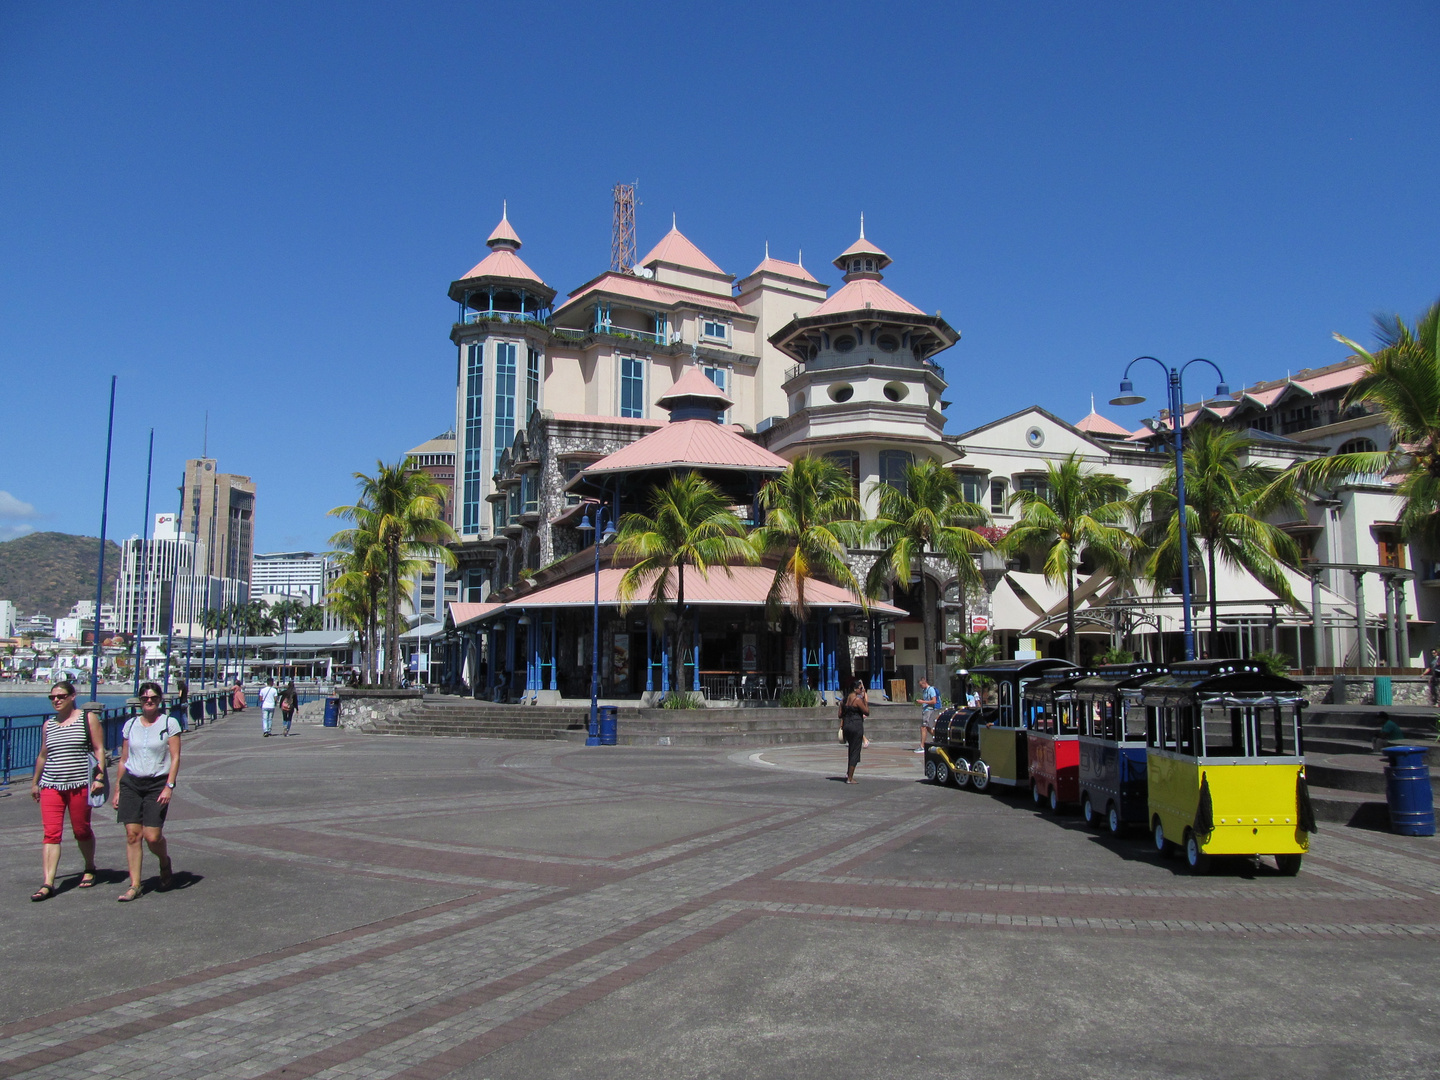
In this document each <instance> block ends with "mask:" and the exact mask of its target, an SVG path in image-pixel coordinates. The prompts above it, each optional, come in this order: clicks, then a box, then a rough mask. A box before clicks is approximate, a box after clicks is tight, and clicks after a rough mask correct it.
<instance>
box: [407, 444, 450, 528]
mask: <svg viewBox="0 0 1440 1080" xmlns="http://www.w3.org/2000/svg"><path fill="white" fill-rule="evenodd" d="M405 456H406V457H408V458H409V459H410V460H411V461H413V462H414V463H415V464H416V465H417V466H418V467H419V469H420V471H421V472H423V473H425V474H427V475H428V476H429V477H430V478H431V479H432V480H434V481H435V482H436V483H437V484H439V485H440V486H441V487H442V488H444V489H445V501H444V503H443V504H442V505H441V507H440V516H441V517H443V518H444V519H445V524H447V525H454V524H455V507H454V503H455V429H454V428H451V429H450V430H449V431H447V432H445V434H443V435H436V436H435V438H433V439H430V440H428V441H427V442H423V443H421V444H420V445H419V446H417V447H414V448H413V449H412V450H411V451H410V452H409V453H408V454H406V455H405Z"/></svg>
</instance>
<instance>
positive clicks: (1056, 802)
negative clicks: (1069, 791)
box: [1050, 787, 1060, 814]
mask: <svg viewBox="0 0 1440 1080" xmlns="http://www.w3.org/2000/svg"><path fill="white" fill-rule="evenodd" d="M1050 813H1052V814H1058V813H1060V789H1059V788H1058V787H1052V788H1051V789H1050Z"/></svg>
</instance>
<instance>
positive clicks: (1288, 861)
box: [1275, 855, 1305, 877]
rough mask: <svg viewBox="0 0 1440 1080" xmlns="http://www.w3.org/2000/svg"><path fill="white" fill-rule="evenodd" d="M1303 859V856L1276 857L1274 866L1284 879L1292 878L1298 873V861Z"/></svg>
mask: <svg viewBox="0 0 1440 1080" xmlns="http://www.w3.org/2000/svg"><path fill="white" fill-rule="evenodd" d="M1304 857H1305V856H1303V855H1276V856H1275V865H1276V866H1278V867H1279V868H1280V873H1282V874H1284V875H1285V876H1286V877H1294V876H1295V875H1296V874H1298V873H1300V860H1301V859H1303V858H1304Z"/></svg>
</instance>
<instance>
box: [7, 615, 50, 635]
mask: <svg viewBox="0 0 1440 1080" xmlns="http://www.w3.org/2000/svg"><path fill="white" fill-rule="evenodd" d="M54 633H55V620H54V619H52V618H50V616H49V615H27V616H25V617H24V618H20V617H19V616H16V621H15V635H16V636H17V637H47V638H48V637H51V636H53V635H54Z"/></svg>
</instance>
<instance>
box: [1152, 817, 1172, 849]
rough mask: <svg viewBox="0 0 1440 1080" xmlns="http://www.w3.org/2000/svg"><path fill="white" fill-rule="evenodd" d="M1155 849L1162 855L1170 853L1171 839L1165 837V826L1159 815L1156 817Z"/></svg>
mask: <svg viewBox="0 0 1440 1080" xmlns="http://www.w3.org/2000/svg"><path fill="white" fill-rule="evenodd" d="M1155 850H1156V851H1158V852H1159V853H1160V854H1161V855H1169V854H1170V841H1169V840H1166V839H1165V826H1164V825H1163V824H1162V823H1161V821H1160V819H1159V818H1158V817H1157V818H1156V819H1155Z"/></svg>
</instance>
